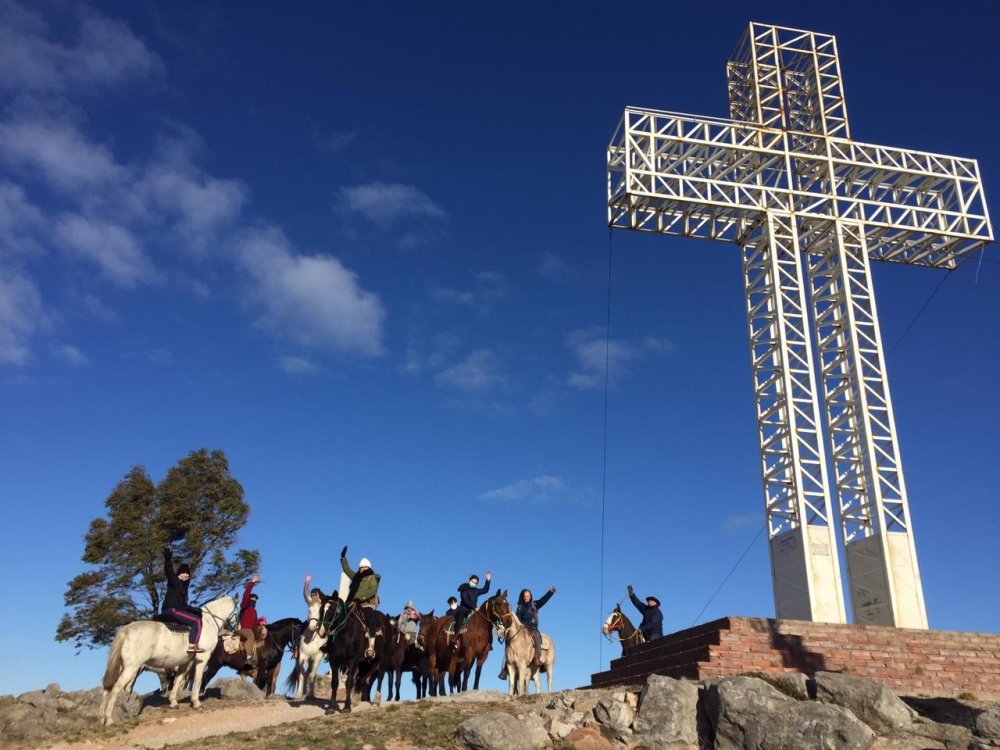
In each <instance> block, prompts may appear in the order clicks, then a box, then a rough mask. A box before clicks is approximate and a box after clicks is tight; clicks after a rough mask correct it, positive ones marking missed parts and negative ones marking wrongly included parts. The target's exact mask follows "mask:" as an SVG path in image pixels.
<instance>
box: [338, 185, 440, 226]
mask: <svg viewBox="0 0 1000 750" xmlns="http://www.w3.org/2000/svg"><path fill="white" fill-rule="evenodd" d="M339 205H340V207H341V208H342V209H343V210H345V211H347V212H349V213H356V214H360V215H361V216H363V217H364V218H366V219H367V220H368V221H370V222H372V223H377V224H392V223H395V222H397V221H400V220H402V219H414V218H429V219H437V220H444V219H446V218H448V215H447V214H446V213H445V211H444V209H442V208H441V207H440V206H438V205H437V204H436V203H435V202H434V201H432V200H431V199H430V198H429V197H427V194H426V193H424V192H423V191H422V190H420V189H419V188H415V187H413V186H412V185H399V184H391V185H387V184H385V183H383V182H372V183H369V184H367V185H356V186H354V187H345V188H341V189H340V200H339Z"/></svg>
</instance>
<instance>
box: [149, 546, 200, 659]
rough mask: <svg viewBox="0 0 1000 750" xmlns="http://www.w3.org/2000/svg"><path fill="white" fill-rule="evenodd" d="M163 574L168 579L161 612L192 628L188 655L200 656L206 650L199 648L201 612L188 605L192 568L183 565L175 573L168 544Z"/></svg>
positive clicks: (165, 547) (164, 551)
mask: <svg viewBox="0 0 1000 750" xmlns="http://www.w3.org/2000/svg"><path fill="white" fill-rule="evenodd" d="M163 573H164V575H165V576H166V577H167V593H166V596H164V597H163V607H161V609H160V612H161V613H163V614H165V615H167V616H169V617H172V618H173V619H175V620H176V621H177V622H179V623H181V624H183V625H188V626H189V627H190V628H191V632H190V634H189V635H188V647H187V650H188V653H189V654H200V653H202V652H203V651H204V650H205V649H203V648H198V640H199V639H200V638H201V610H200V609H197V608H195V607H192V606H190V605H189V604H188V588H189V587H190V585H191V567H190V566H189V565H188V564H187V563H181V564H180V565H178V566H177V572H176V573H175V572H174V564H173V553H172V552H171V551H170V545H168V544H164V545H163Z"/></svg>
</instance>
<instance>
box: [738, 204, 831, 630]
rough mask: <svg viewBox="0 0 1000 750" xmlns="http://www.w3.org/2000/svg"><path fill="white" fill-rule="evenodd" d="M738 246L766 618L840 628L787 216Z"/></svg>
mask: <svg viewBox="0 0 1000 750" xmlns="http://www.w3.org/2000/svg"><path fill="white" fill-rule="evenodd" d="M742 248H743V278H744V286H745V289H746V293H747V323H748V327H749V329H750V352H751V361H752V368H753V380H754V396H755V398H756V401H757V434H758V438H759V440H760V456H761V472H762V474H763V479H764V504H765V512H766V515H767V526H768V539H769V549H770V555H771V578H772V583H773V591H774V608H775V615H776V616H777V617H778V618H781V619H790V620H814V621H819V622H837V623H842V622H846V616H845V610H844V599H843V595H842V593H841V592H842V587H841V581H840V561H839V556H838V555H837V543H836V537H835V534H834V522H833V518H832V515H831V512H830V509H831V504H830V499H829V486H830V484H829V481H828V479H827V462H826V457H825V454H824V450H823V436H822V425H821V422H820V413H819V406H818V400H817V396H816V378H815V375H814V373H815V367H814V366H813V347H812V343H811V340H810V335H809V331H810V325H809V317H808V308H807V305H806V289H805V285H804V283H803V274H802V261H801V258H802V254H801V252H800V249H799V243H798V233H797V231H796V228H795V223H794V220H793V217H792V216H791V215H790V214H788V213H780V212H777V211H768V212H767V213H766V214H765V215H764V218H763V221H762V222H761V223H760V225H759V227H758V228H757V229H756V230H755V231H754V232H753V234H752V235H751V237H750V238H749V239H748V240H747V241H746V242H745V243H743V245H742Z"/></svg>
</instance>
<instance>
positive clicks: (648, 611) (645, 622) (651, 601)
mask: <svg viewBox="0 0 1000 750" xmlns="http://www.w3.org/2000/svg"><path fill="white" fill-rule="evenodd" d="M628 598H629V599H631V600H632V604H634V605H635V608H636V609H637V610H639V611H640V612H642V624H641V625H639V630H641V631H642V634H643V635H644V636H646V640H647V641H652V640H655V639H657V638H662V637H663V612H661V611H660V600H659V599H657V598H656V597H655V596H647V597H646V603H645V604H643V603H642V601H640V599H639V597H637V596H636V595H635V592H634V591H633V590H632V586H631V584H630V585H629V587H628Z"/></svg>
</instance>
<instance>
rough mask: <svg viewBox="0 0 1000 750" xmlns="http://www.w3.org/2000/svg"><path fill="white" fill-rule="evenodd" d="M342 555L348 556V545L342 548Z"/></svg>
mask: <svg viewBox="0 0 1000 750" xmlns="http://www.w3.org/2000/svg"><path fill="white" fill-rule="evenodd" d="M340 556H341V557H347V545H346V544H345V545H344V549H342V550H340Z"/></svg>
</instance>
